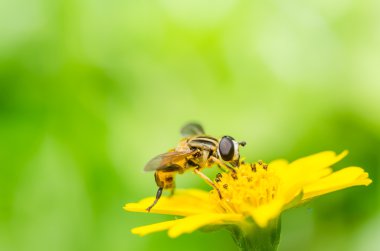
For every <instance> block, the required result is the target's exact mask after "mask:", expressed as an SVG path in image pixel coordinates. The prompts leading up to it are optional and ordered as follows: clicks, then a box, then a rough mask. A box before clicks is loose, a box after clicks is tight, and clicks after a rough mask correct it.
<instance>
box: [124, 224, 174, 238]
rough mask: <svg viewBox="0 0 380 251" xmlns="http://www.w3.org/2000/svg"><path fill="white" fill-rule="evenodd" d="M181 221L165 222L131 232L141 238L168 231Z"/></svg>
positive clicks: (137, 228) (134, 229)
mask: <svg viewBox="0 0 380 251" xmlns="http://www.w3.org/2000/svg"><path fill="white" fill-rule="evenodd" d="M178 221H180V220H171V221H164V222H160V223H156V224H151V225H147V226H143V227H136V228H133V229H132V230H131V232H132V233H133V234H138V235H140V236H144V235H147V234H150V233H154V232H159V231H163V230H166V229H169V228H170V227H172V226H173V225H174V224H176V223H177V222H178Z"/></svg>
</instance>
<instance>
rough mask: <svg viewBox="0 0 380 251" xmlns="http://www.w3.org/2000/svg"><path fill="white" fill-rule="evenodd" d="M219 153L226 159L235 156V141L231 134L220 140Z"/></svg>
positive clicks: (228, 159)
mask: <svg viewBox="0 0 380 251" xmlns="http://www.w3.org/2000/svg"><path fill="white" fill-rule="evenodd" d="M219 153H220V157H222V159H223V160H224V161H230V160H232V159H233V157H234V153H235V145H234V142H233V138H231V137H229V136H224V137H223V138H222V139H221V140H220V142H219Z"/></svg>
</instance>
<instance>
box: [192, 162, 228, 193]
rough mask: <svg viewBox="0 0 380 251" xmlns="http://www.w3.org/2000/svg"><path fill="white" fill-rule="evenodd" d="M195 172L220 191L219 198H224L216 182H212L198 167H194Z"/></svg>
mask: <svg viewBox="0 0 380 251" xmlns="http://www.w3.org/2000/svg"><path fill="white" fill-rule="evenodd" d="M194 173H195V174H197V175H198V176H199V177H201V178H202V179H203V180H204V181H206V183H207V184H209V185H210V186H212V187H213V188H214V189H215V190H216V191H218V195H219V199H222V194H221V193H220V191H219V188H217V187H216V185H215V184H214V182H212V180H211V179H210V178H209V177H207V176H206V175H205V174H204V173H202V172H201V171H199V169H198V168H195V169H194Z"/></svg>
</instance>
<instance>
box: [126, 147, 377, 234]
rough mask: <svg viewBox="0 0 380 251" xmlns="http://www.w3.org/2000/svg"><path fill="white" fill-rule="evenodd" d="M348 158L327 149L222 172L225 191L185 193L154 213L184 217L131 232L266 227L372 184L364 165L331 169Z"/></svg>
mask: <svg viewBox="0 0 380 251" xmlns="http://www.w3.org/2000/svg"><path fill="white" fill-rule="evenodd" d="M346 155H347V151H344V152H342V153H341V154H339V155H336V154H335V153H334V152H331V151H326V152H321V153H318V154H314V155H311V156H308V157H304V158H301V159H298V160H296V161H293V162H291V163H288V162H287V161H286V160H276V161H273V162H271V163H269V164H268V165H267V164H265V163H262V162H261V161H259V162H257V163H252V164H245V163H242V164H241V165H240V167H239V168H237V169H236V173H233V172H230V173H223V174H218V175H217V177H216V179H215V184H216V186H217V187H218V189H219V190H220V192H221V195H222V199H220V197H219V195H218V192H217V191H216V190H215V189H213V190H212V191H210V192H205V191H201V190H182V191H178V192H177V193H176V194H175V195H174V196H172V197H163V198H162V199H161V200H160V201H159V202H158V204H157V205H156V206H155V207H154V208H153V209H152V210H151V212H152V213H158V214H169V215H176V216H184V217H182V218H180V219H175V220H171V221H165V222H161V223H157V224H152V225H148V226H143V227H137V228H134V229H132V233H134V234H138V235H141V236H143V235H146V234H149V233H153V232H157V231H164V230H168V234H169V236H170V237H173V238H174V237H177V236H179V235H181V234H183V233H191V232H193V231H194V230H196V229H199V228H202V227H205V226H220V225H237V226H239V227H240V228H244V226H245V225H247V224H251V222H252V220H253V222H255V224H256V225H257V226H258V227H259V228H266V227H267V226H268V223H269V222H271V221H275V220H276V219H278V217H279V216H280V214H281V212H282V211H284V210H286V209H288V208H291V207H293V206H296V205H299V204H301V203H303V202H305V201H307V200H309V199H311V198H314V197H316V196H320V195H323V194H326V193H330V192H333V191H336V190H341V189H344V188H347V187H351V186H359V185H365V186H368V185H369V184H370V183H371V182H372V181H371V180H370V179H369V178H368V173H366V172H365V171H364V170H363V169H362V168H360V167H353V166H352V167H346V168H344V169H341V170H339V171H336V172H333V170H332V169H331V166H332V165H333V164H335V163H337V162H338V161H340V160H341V159H342V158H344V157H345V156H346ZM153 200H154V197H150V198H146V199H143V200H141V201H140V202H138V203H128V204H126V205H125V206H124V209H125V210H127V211H134V212H146V210H145V209H146V208H147V207H148V206H149V205H150V204H151V203H152V201H153Z"/></svg>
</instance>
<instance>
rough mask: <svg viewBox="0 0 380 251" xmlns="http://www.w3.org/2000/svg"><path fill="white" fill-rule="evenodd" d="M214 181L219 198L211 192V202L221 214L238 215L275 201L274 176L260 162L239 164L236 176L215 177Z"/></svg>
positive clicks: (276, 179)
mask: <svg viewBox="0 0 380 251" xmlns="http://www.w3.org/2000/svg"><path fill="white" fill-rule="evenodd" d="M216 181H217V182H216V183H215V185H216V187H217V188H218V189H219V191H220V193H221V195H222V198H221V199H220V197H219V195H218V192H217V191H216V190H215V189H214V190H212V191H211V198H212V200H213V201H214V202H215V203H216V204H217V205H218V208H219V209H220V210H221V211H222V212H223V213H240V214H247V213H249V211H250V210H252V209H253V208H257V207H259V206H261V205H264V204H267V203H270V202H271V201H272V200H273V199H275V197H276V194H277V191H278V186H279V184H280V182H279V178H278V177H277V176H276V174H275V172H273V170H271V169H270V167H268V165H267V164H265V163H264V162H262V161H258V162H256V163H252V164H241V165H240V167H239V168H236V172H229V173H223V174H218V175H217V178H216Z"/></svg>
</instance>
